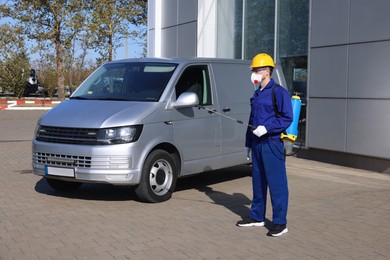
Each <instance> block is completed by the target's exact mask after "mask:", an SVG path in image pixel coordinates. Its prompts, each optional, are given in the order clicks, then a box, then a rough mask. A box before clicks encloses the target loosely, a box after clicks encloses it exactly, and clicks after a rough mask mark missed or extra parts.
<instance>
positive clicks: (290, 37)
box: [277, 0, 309, 101]
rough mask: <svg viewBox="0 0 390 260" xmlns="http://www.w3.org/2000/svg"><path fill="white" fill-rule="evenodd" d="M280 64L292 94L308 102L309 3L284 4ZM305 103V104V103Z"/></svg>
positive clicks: (306, 0) (304, 0)
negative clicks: (296, 94)
mask: <svg viewBox="0 0 390 260" xmlns="http://www.w3.org/2000/svg"><path fill="white" fill-rule="evenodd" d="M278 24H279V26H278V32H277V37H278V51H277V55H278V59H277V60H278V61H280V64H281V65H282V69H283V74H284V77H285V79H286V83H287V87H288V88H289V90H290V92H291V93H294V92H296V93H299V94H300V95H301V98H303V99H305V98H306V83H307V53H308V32H309V0H280V1H279V10H278ZM303 101H305V100H303Z"/></svg>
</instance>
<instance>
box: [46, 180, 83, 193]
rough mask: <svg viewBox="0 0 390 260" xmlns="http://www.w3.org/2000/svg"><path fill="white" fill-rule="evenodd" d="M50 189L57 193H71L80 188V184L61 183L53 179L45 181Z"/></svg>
mask: <svg viewBox="0 0 390 260" xmlns="http://www.w3.org/2000/svg"><path fill="white" fill-rule="evenodd" d="M46 181H47V183H48V184H49V186H50V187H52V188H53V189H55V190H57V191H72V190H77V189H78V188H80V186H81V184H82V183H80V182H71V181H61V180H55V179H46Z"/></svg>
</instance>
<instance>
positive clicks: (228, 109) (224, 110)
mask: <svg viewBox="0 0 390 260" xmlns="http://www.w3.org/2000/svg"><path fill="white" fill-rule="evenodd" d="M222 111H223V112H225V113H227V112H230V108H229V107H225V108H224V109H222Z"/></svg>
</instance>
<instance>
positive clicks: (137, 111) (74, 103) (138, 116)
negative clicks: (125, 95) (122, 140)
mask: <svg viewBox="0 0 390 260" xmlns="http://www.w3.org/2000/svg"><path fill="white" fill-rule="evenodd" d="M159 106H161V103H159V102H132V101H105V100H64V101H62V102H61V103H60V104H59V105H57V106H56V107H54V108H52V109H51V110H49V111H48V112H47V113H46V114H45V115H44V116H42V117H41V119H40V122H39V123H40V124H41V125H45V126H57V127H77V128H106V127H116V126H125V125H135V124H142V121H143V120H144V119H145V118H146V117H147V116H148V115H150V114H151V113H153V111H155V110H156V109H157V108H158V107H159Z"/></svg>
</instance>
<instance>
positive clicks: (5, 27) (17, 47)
mask: <svg viewBox="0 0 390 260" xmlns="http://www.w3.org/2000/svg"><path fill="white" fill-rule="evenodd" d="M21 31H22V28H21V27H19V26H15V27H13V26H11V25H10V24H9V23H5V24H2V25H1V26H0V87H1V88H2V89H3V90H7V91H9V92H13V93H14V94H15V95H17V96H18V97H21V96H22V95H23V94H24V90H25V86H26V82H27V79H28V77H29V75H30V60H29V58H28V55H27V52H26V48H25V46H24V42H23V39H22V37H21Z"/></svg>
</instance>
